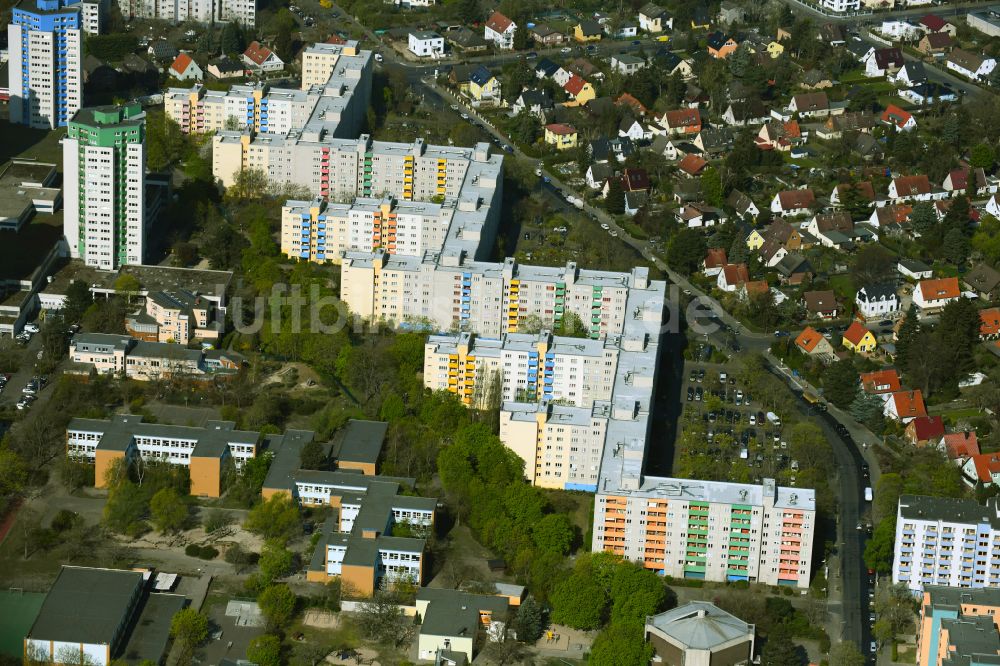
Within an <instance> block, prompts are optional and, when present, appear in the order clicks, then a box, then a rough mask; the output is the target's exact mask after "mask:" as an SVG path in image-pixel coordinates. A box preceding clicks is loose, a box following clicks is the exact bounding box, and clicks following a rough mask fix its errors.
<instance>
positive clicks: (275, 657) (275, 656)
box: [247, 634, 281, 666]
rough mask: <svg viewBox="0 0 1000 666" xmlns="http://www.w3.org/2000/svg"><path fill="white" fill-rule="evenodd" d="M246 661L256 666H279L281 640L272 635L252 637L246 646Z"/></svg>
mask: <svg viewBox="0 0 1000 666" xmlns="http://www.w3.org/2000/svg"><path fill="white" fill-rule="evenodd" d="M247 659H248V660H249V661H251V662H253V663H255V664H257V666H281V640H280V639H279V638H278V637H277V636H275V635H273V634H264V635H263V636H254V637H253V638H251V639H250V643H249V645H247Z"/></svg>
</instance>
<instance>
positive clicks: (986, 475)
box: [972, 453, 1000, 483]
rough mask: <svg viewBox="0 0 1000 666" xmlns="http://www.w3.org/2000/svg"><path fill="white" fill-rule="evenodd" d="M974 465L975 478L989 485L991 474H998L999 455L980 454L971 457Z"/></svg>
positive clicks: (999, 468)
mask: <svg viewBox="0 0 1000 666" xmlns="http://www.w3.org/2000/svg"><path fill="white" fill-rule="evenodd" d="M972 461H973V462H974V463H975V465H976V476H978V477H979V480H980V481H982V482H983V483H991V482H992V481H993V474H996V473H1000V453H980V454H979V455H977V456H972Z"/></svg>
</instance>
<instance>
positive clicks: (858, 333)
mask: <svg viewBox="0 0 1000 666" xmlns="http://www.w3.org/2000/svg"><path fill="white" fill-rule="evenodd" d="M843 345H844V348H845V349H849V350H851V351H853V352H861V353H864V354H867V353H869V352H873V351H875V347H876V346H877V345H878V343H877V342H876V341H875V334H873V333H872V332H871V331H869V330H868V329H867V328H865V327H864V326H863V325H862V324H861V322H859V321H856V322H854V323H852V324H851V325H850V326H849V327H848V329H847V330H846V331H844V340H843Z"/></svg>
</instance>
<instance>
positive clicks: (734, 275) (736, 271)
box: [722, 264, 750, 285]
mask: <svg viewBox="0 0 1000 666" xmlns="http://www.w3.org/2000/svg"><path fill="white" fill-rule="evenodd" d="M722 273H723V274H724V275H725V276H726V284H731V285H740V284H744V283H746V282H749V281H750V272H749V271H748V270H747V265H746V264H726V265H725V266H723V267H722Z"/></svg>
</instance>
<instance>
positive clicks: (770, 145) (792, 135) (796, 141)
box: [754, 119, 805, 153]
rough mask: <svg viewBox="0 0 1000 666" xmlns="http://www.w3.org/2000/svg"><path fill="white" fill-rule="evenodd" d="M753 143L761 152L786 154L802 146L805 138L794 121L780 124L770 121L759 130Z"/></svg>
mask: <svg viewBox="0 0 1000 666" xmlns="http://www.w3.org/2000/svg"><path fill="white" fill-rule="evenodd" d="M754 142H755V143H756V144H757V147H758V148H760V149H762V150H777V151H779V152H782V153H787V152H790V151H791V150H792V148H794V147H795V146H799V145H802V144H803V143H804V142H805V137H803V135H802V130H801V129H800V128H799V123H798V122H796V121H794V120H788V121H784V122H782V121H780V120H777V119H771V120H768V121H767V122H765V123H764V125H763V127H761V128H760V132H758V133H757V138H756V139H754Z"/></svg>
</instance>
